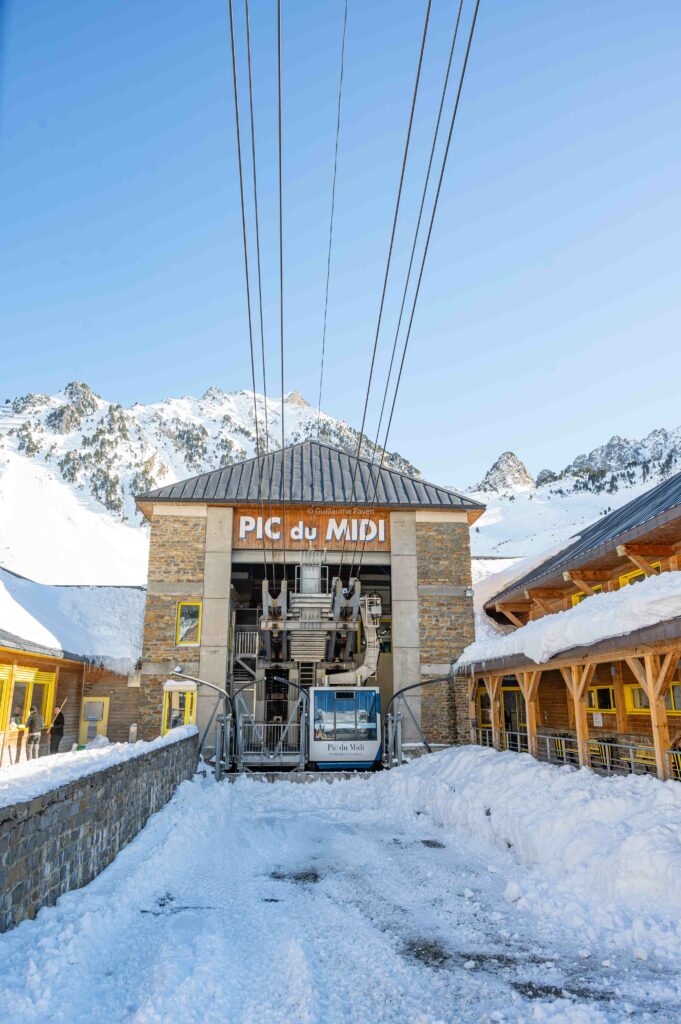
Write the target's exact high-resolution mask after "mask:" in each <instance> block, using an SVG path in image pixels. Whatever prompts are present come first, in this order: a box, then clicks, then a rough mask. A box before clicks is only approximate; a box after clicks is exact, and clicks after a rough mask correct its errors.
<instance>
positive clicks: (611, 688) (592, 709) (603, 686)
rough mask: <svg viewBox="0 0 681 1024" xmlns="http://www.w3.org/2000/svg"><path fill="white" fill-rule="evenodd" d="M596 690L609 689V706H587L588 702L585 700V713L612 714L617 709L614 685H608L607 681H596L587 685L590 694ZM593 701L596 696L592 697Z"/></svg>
mask: <svg viewBox="0 0 681 1024" xmlns="http://www.w3.org/2000/svg"><path fill="white" fill-rule="evenodd" d="M597 690H609V692H610V704H611V706H610V707H609V708H599V707H596V706H594V707H589V702H588V701H587V706H586V710H587V714H589V715H614V714H615V712H616V710H617V700H616V698H615V687H614V686H608V684H607V683H598V684H597V685H596V686H590V687H589V693H590V694H591V693H593V694H595V693H596V691H597ZM595 702H596V698H594V703H595Z"/></svg>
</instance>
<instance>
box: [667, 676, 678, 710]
mask: <svg viewBox="0 0 681 1024" xmlns="http://www.w3.org/2000/svg"><path fill="white" fill-rule="evenodd" d="M669 692H670V693H671V695H672V708H673V710H674V711H681V683H672V685H671V686H670V687H669Z"/></svg>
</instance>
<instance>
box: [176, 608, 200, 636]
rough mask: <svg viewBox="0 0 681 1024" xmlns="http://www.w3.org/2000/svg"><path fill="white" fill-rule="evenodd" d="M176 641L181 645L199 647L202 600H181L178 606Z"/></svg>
mask: <svg viewBox="0 0 681 1024" xmlns="http://www.w3.org/2000/svg"><path fill="white" fill-rule="evenodd" d="M175 643H176V644H177V645H178V646H179V647H198V646H199V644H200V643H201V602H200V601H180V602H179V604H178V606H177V623H176V625H175Z"/></svg>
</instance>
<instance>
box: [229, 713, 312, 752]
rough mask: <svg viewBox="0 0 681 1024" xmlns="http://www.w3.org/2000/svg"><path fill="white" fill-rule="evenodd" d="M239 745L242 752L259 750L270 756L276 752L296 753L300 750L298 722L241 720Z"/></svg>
mask: <svg viewBox="0 0 681 1024" xmlns="http://www.w3.org/2000/svg"><path fill="white" fill-rule="evenodd" d="M241 745H242V751H243V753H244V754H257V753H260V752H261V751H263V752H265V753H266V754H269V755H270V756H271V757H276V756H277V754H291V753H293V754H297V753H298V751H299V750H300V722H256V721H254V720H247V721H243V722H242V725H241Z"/></svg>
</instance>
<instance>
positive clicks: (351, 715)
mask: <svg viewBox="0 0 681 1024" xmlns="http://www.w3.org/2000/svg"><path fill="white" fill-rule="evenodd" d="M377 729H378V720H377V707H376V692H375V691H373V690H362V689H357V690H332V689H330V688H329V689H325V690H317V691H316V692H315V695H314V738H315V740H354V741H357V740H375V739H376V737H377Z"/></svg>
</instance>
